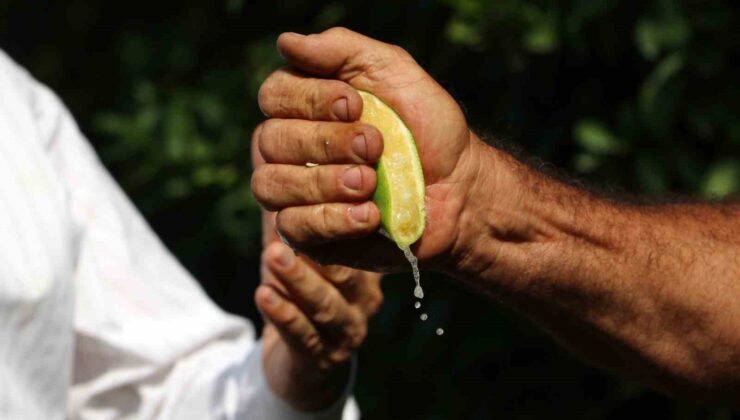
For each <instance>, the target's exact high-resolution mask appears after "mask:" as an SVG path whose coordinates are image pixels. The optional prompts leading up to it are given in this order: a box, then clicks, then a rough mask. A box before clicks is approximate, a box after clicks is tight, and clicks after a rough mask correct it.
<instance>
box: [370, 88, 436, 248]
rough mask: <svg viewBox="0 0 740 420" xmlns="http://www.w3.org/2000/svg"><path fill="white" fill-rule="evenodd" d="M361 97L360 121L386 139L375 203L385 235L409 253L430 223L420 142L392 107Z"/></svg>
mask: <svg viewBox="0 0 740 420" xmlns="http://www.w3.org/2000/svg"><path fill="white" fill-rule="evenodd" d="M359 93H360V96H361V97H362V101H363V109H362V116H361V117H360V121H362V122H364V123H366V124H370V125H373V126H375V128H377V129H378V130H379V131H380V133H381V134H382V135H383V145H384V146H383V154H382V155H381V156H380V160H379V161H378V166H377V168H376V173H377V185H376V187H375V193H374V194H373V202H374V203H375V204H376V205H377V206H378V209H380V223H381V225H382V228H383V230H384V231H385V233H386V234H387V235H388V236H389V237H390V238H391V239H392V240H393V241H394V242H395V243H396V244H397V245H398V246H399V247H400V248H402V249H403V248H407V249H408V246H409V245H411V244H413V243H414V242H416V241H417V240H418V239H419V238H420V237H421V234H422V233H423V232H424V226H425V223H426V210H425V199H424V197H425V196H424V173H423V172H422V169H421V161H420V159H419V152H418V151H417V150H416V142H415V141H414V136H413V135H412V134H411V130H409V128H408V127H407V126H406V124H404V122H403V120H401V117H399V116H398V114H397V113H396V112H395V111H394V110H393V109H392V108H391V107H389V106H388V105H386V104H385V103H384V102H383V101H381V100H380V99H379V98H378V97H377V96H375V95H373V94H371V93H369V92H365V91H359Z"/></svg>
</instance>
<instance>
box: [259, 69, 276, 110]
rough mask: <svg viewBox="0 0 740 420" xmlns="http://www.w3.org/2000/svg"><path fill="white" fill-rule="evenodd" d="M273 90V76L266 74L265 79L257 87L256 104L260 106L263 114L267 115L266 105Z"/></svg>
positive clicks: (267, 105)
mask: <svg viewBox="0 0 740 420" xmlns="http://www.w3.org/2000/svg"><path fill="white" fill-rule="evenodd" d="M273 92H274V88H273V78H272V76H268V77H267V79H265V81H264V82H262V85H261V86H260V88H259V91H258V92H257V105H258V106H259V108H260V111H262V113H263V114H265V115H268V112H267V111H268V107H269V104H270V100H271V99H272V96H273Z"/></svg>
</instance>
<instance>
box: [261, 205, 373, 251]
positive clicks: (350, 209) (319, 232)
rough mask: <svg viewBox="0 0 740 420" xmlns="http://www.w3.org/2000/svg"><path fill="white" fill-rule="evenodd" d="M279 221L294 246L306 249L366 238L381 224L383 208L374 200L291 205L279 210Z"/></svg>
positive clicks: (278, 228) (283, 231)
mask: <svg viewBox="0 0 740 420" xmlns="http://www.w3.org/2000/svg"><path fill="white" fill-rule="evenodd" d="M275 224H276V226H277V230H278V232H280V234H281V235H282V236H283V237H284V238H285V239H286V240H287V241H288V242H289V243H290V245H291V246H293V247H295V248H297V249H301V250H302V249H305V248H311V247H314V246H316V245H317V244H321V243H326V242H334V241H339V240H343V239H349V238H362V237H365V236H367V235H369V234H371V233H372V232H375V231H376V230H377V229H378V228H379V227H380V211H379V210H378V208H377V207H376V206H375V204H373V203H372V202H366V203H363V204H344V203H327V204H318V205H314V206H303V207H288V208H286V209H283V210H282V211H280V212H279V213H278V215H277V219H276V221H275Z"/></svg>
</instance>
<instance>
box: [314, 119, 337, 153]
mask: <svg viewBox="0 0 740 420" xmlns="http://www.w3.org/2000/svg"><path fill="white" fill-rule="evenodd" d="M327 128H328V127H327V126H326V125H325V124H318V123H317V124H315V125H314V127H313V132H312V133H311V137H312V138H313V142H312V144H314V145H320V146H319V149H320V151H318V152H317V157H318V156H319V155H321V158H322V161H323V162H331V161H332V154H331V150H330V149H329V146H330V144H329V140H328V138H329V133H328V130H327Z"/></svg>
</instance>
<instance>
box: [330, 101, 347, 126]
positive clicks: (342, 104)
mask: <svg viewBox="0 0 740 420" xmlns="http://www.w3.org/2000/svg"><path fill="white" fill-rule="evenodd" d="M331 110H332V112H333V113H334V115H336V117H337V118H339V119H340V120H342V121H347V120H349V106H348V104H347V98H339V99H337V100H336V101H334V103H333V104H332V106H331Z"/></svg>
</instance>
